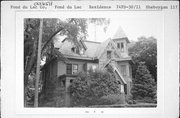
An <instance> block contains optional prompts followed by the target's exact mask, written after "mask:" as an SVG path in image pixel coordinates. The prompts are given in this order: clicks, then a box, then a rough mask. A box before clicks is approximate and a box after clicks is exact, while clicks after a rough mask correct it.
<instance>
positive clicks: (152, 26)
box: [87, 12, 163, 42]
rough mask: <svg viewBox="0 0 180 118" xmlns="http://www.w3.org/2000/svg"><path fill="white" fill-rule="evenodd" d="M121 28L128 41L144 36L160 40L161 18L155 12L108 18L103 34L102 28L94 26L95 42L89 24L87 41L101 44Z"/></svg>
mask: <svg viewBox="0 0 180 118" xmlns="http://www.w3.org/2000/svg"><path fill="white" fill-rule="evenodd" d="M119 26H120V27H121V28H122V29H123V31H124V33H125V34H126V36H127V37H128V38H129V40H135V41H136V40H137V39H138V37H141V36H145V37H151V36H153V37H154V38H156V39H157V40H158V39H162V36H163V17H162V15H160V14H158V13H155V12H143V13H141V12H138V13H137V12H135V13H132V14H129V15H128V14H120V15H116V16H115V17H111V18H110V24H109V26H108V29H107V32H106V33H104V31H103V27H102V26H96V40H94V39H95V38H94V37H95V35H94V29H95V28H94V25H93V24H89V27H88V34H89V36H88V37H87V40H91V41H98V42H102V41H105V40H106V39H107V38H112V36H113V35H114V33H115V32H116V30H117V28H118V27H119Z"/></svg>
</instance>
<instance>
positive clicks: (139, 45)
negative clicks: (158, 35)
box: [129, 37, 157, 81]
mask: <svg viewBox="0 0 180 118" xmlns="http://www.w3.org/2000/svg"><path fill="white" fill-rule="evenodd" d="M129 55H130V56H131V57H132V59H133V62H134V65H133V70H132V71H133V75H135V74H136V70H137V66H138V64H139V62H145V65H146V66H147V68H148V70H149V71H150V74H152V77H153V78H154V79H155V81H157V40H156V39H155V38H153V37H149V38H146V37H140V38H139V39H138V41H137V42H135V41H132V42H131V44H130V45H129Z"/></svg>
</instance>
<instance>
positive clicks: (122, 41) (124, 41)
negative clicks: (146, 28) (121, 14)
mask: <svg viewBox="0 0 180 118" xmlns="http://www.w3.org/2000/svg"><path fill="white" fill-rule="evenodd" d="M112 39H113V41H114V42H115V44H116V48H117V50H118V52H119V53H120V54H121V55H122V56H128V48H127V45H128V43H129V40H128V38H127V36H126V35H125V33H124V31H123V30H122V28H121V27H119V28H118V30H117V31H116V33H115V34H114V36H113V37H112Z"/></svg>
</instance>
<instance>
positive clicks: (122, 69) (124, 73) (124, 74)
mask: <svg viewBox="0 0 180 118" xmlns="http://www.w3.org/2000/svg"><path fill="white" fill-rule="evenodd" d="M121 74H122V75H123V76H126V75H127V73H126V65H121Z"/></svg>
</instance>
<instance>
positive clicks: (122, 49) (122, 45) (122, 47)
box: [121, 43, 124, 52]
mask: <svg viewBox="0 0 180 118" xmlns="http://www.w3.org/2000/svg"><path fill="white" fill-rule="evenodd" d="M121 51H122V52H124V43H121Z"/></svg>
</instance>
